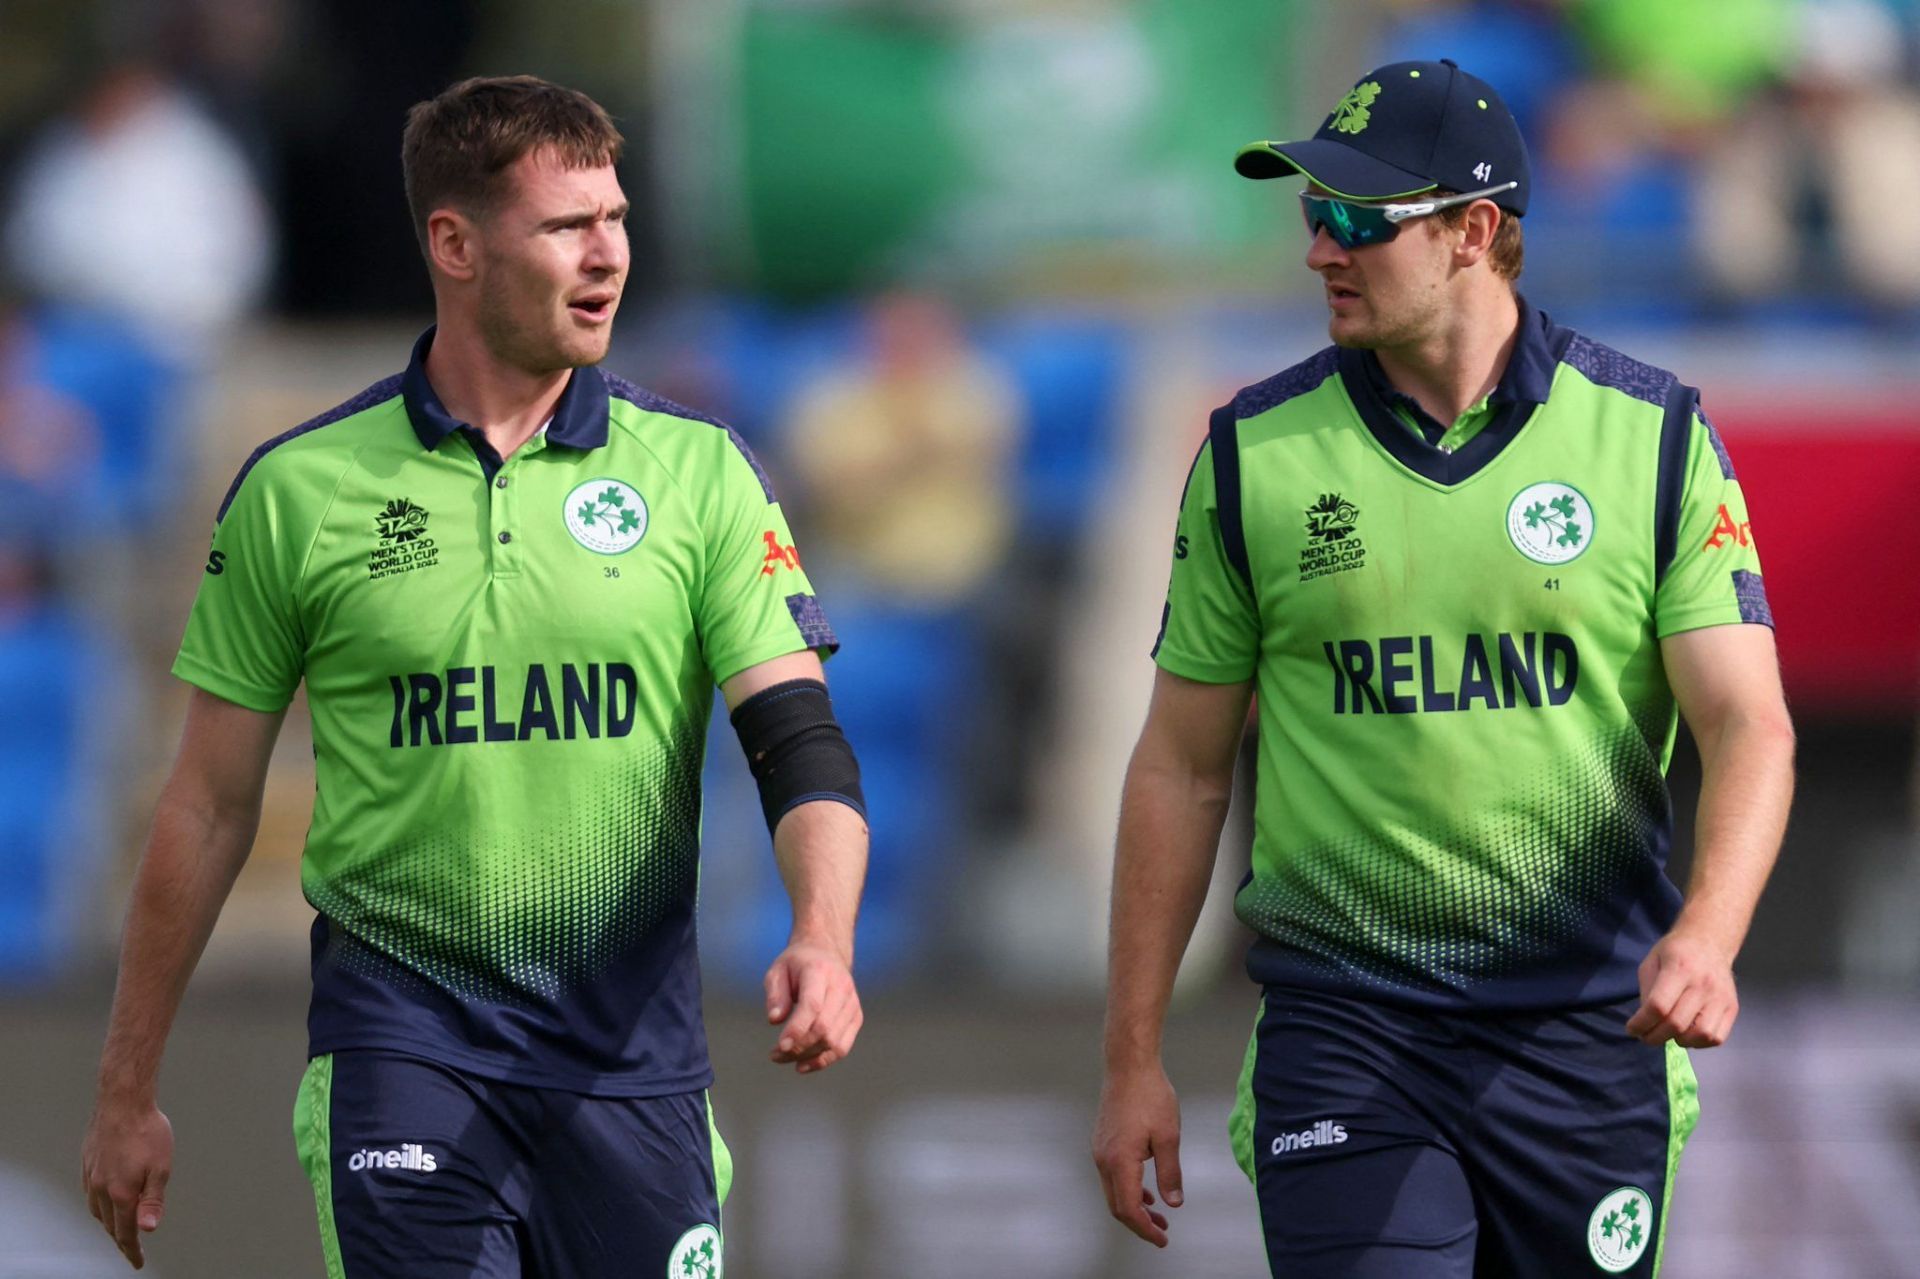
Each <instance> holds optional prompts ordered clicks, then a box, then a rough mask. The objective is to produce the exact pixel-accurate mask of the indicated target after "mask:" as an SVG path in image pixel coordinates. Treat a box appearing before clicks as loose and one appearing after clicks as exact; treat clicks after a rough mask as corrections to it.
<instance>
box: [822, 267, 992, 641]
mask: <svg viewBox="0 0 1920 1279" xmlns="http://www.w3.org/2000/svg"><path fill="white" fill-rule="evenodd" d="M864 338H865V350H864V352H863V359H862V361H861V363H860V364H858V365H856V366H855V367H853V368H850V369H846V370H842V371H835V372H833V373H829V374H827V375H826V376H824V377H822V378H821V379H820V380H819V381H817V382H815V383H814V384H813V385H812V386H810V387H807V388H805V389H804V390H803V391H802V392H801V393H800V396H799V399H798V402H797V404H796V406H795V409H794V411H793V421H792V425H791V427H790V430H789V432H788V433H787V435H786V439H787V456H788V470H789V472H790V473H791V474H793V475H794V476H795V477H796V478H797V479H798V480H799V482H800V484H801V486H802V489H803V492H804V494H805V497H806V499H807V500H806V507H807V512H808V516H809V519H808V522H807V525H806V533H807V537H808V553H809V554H810V555H813V556H814V557H815V558H816V559H820V560H824V561H827V562H828V563H829V564H830V565H831V566H832V567H833V568H841V567H844V569H845V570H846V571H847V572H848V573H849V574H850V575H852V576H854V577H855V578H856V579H857V580H858V582H859V584H860V585H862V586H865V587H868V588H871V589H873V590H875V591H877V592H879V593H881V594H884V595H885V596H886V597H887V598H889V599H890V600H893V601H896V602H897V603H899V604H903V605H919V606H926V607H929V608H938V607H941V606H950V605H953V604H956V603H958V602H961V601H962V600H964V599H965V598H966V597H967V596H968V595H970V594H971V593H973V592H974V591H976V590H977V589H979V588H980V587H981V586H982V585H983V583H984V581H985V579H986V577H987V575H988V574H989V573H990V572H991V571H992V570H993V569H994V567H995V566H996V565H997V564H998V563H999V561H1000V559H1001V557H1002V556H1003V555H1004V554H1005V552H1006V549H1007V546H1008V543H1009V542H1010V540H1011V537H1012V534H1013V531H1014V528H1015V522H1016V521H1015V513H1014V492H1013V475H1012V465H1013V457H1014V450H1015V447H1016V444H1017V442H1018V441H1017V440H1016V432H1017V428H1018V426H1019V421H1020V419H1019V402H1018V399H1017V397H1016V394H1015V391H1014V388H1013V386H1012V384H1011V383H1010V382H1009V381H1008V379H1007V378H1006V376H1005V375H1004V374H1002V373H1001V372H1000V371H999V370H998V369H996V368H994V367H993V366H991V365H989V364H988V363H987V362H986V361H985V360H983V359H982V358H981V357H980V356H979V355H977V354H976V353H975V352H974V351H973V350H972V348H971V347H969V345H968V343H967V340H966V337H965V335H964V334H963V333H962V332H961V330H960V326H959V324H958V322H957V321H956V319H955V317H954V316H953V314H952V313H951V312H950V311H949V310H948V309H947V307H946V306H945V305H944V304H943V303H941V302H940V301H939V300H937V299H935V298H933V297H929V296H924V295H919V294H912V293H893V294H887V295H884V296H882V297H880V298H878V299H876V300H875V301H874V302H873V303H872V304H871V306H870V308H869V310H868V313H867V318H866V324H865V334H864Z"/></svg>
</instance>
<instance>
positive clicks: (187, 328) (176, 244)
mask: <svg viewBox="0 0 1920 1279" xmlns="http://www.w3.org/2000/svg"><path fill="white" fill-rule="evenodd" d="M15 189H16V203H15V206H14V208H13V209H12V210H11V212H10V215H9V217H8V218H7V222H6V226H5V250H6V257H7V261H8V263H9V265H10V266H11V269H12V270H13V272H14V273H15V274H16V275H17V276H18V277H19V278H20V279H21V280H22V281H23V282H24V283H25V284H26V285H27V286H29V287H30V288H31V289H32V290H33V291H34V292H35V293H37V294H39V295H40V296H43V297H46V298H49V299H53V300H57V301H59V302H62V303H67V304H81V305H92V306H97V307H100V308H103V309H105V310H107V311H109V312H111V313H114V314H118V315H122V316H125V317H127V318H129V319H130V320H132V321H134V322H135V323H137V324H138V325H139V326H140V327H141V329H142V331H143V332H144V333H145V334H146V335H147V336H148V337H149V339H150V340H151V341H153V342H155V343H157V344H159V345H160V346H161V347H162V348H163V349H166V350H168V351H169V352H171V353H172V354H173V355H174V356H175V357H176V358H177V359H179V360H181V361H183V362H185V363H189V364H198V363H202V362H204V360H205V359H207V358H208V357H209V356H210V355H211V353H212V347H213V345H214V343H215V342H217V341H218V340H219V338H220V337H221V335H222V334H223V333H224V332H225V331H226V330H227V329H228V328H229V326H231V325H232V324H233V323H234V322H235V321H236V320H238V319H239V318H240V317H241V316H242V315H243V314H244V313H245V312H246V310H247V309H248V308H249V307H250V306H252V305H253V303H254V302H255V301H256V300H257V299H258V298H259V296H260V293H261V290H262V288H263V287H264V286H265V284H266V282H267V278H268V274H269V270H270V267H271V262H272V233H271V229H270V226H269V222H268V217H267V210H266V207H265V205H264V203H263V202H262V200H261V197H260V193H259V190H258V188H257V186H256V185H255V182H254V179H253V176H252V174H251V173H250V172H249V170H248V166H247V164H246V161H245V159H244V158H243V156H242V155H241V152H240V150H239V148H238V147H237V146H236V145H235V144H234V143H233V141H232V140H231V139H230V138H229V137H228V136H227V135H226V134H225V133H224V132H223V131H222V130H221V128H220V127H219V126H218V125H217V124H215V123H214V121H213V120H212V118H211V117H210V116H208V115H207V113H206V112H205V111H203V110H202V109H201V108H200V107H199V106H198V105H196V104H195V103H194V102H193V100H192V99H191V98H189V97H188V96H187V95H186V94H185V93H184V92H183V91H182V90H181V89H180V88H179V87H177V85H176V84H175V83H174V82H173V81H171V80H170V79H168V78H167V77H166V76H165V75H164V74H163V73H162V72H160V71H159V70H158V69H156V68H155V67H153V66H149V65H147V64H144V63H141V62H135V61H129V62H122V63H119V64H117V65H114V66H112V67H110V68H108V69H107V70H106V71H105V72H103V73H102V74H101V75H100V76H99V77H98V78H97V79H96V80H95V81H94V83H93V85H92V86H91V88H89V89H88V90H87V91H86V93H85V94H84V95H83V96H82V98H81V100H80V103H79V105H78V106H77V107H76V108H75V109H74V110H73V111H72V112H71V113H70V114H69V115H68V116H66V117H64V118H61V119H58V120H56V121H54V122H53V123H52V124H51V125H49V126H48V127H47V128H46V129H45V130H44V131H43V132H42V134H41V135H40V137H39V138H38V139H37V140H36V142H35V143H34V145H33V146H32V147H31V148H30V149H29V152H28V154H27V156H26V159H25V161H24V162H23V164H22V167H21V170H20V173H19V174H18V176H17V179H16V185H15Z"/></svg>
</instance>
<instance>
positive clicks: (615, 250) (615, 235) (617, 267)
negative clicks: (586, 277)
mask: <svg viewBox="0 0 1920 1279" xmlns="http://www.w3.org/2000/svg"><path fill="white" fill-rule="evenodd" d="M628 257H629V250H628V247H627V224H626V221H625V220H624V219H623V220H621V221H618V222H615V221H613V220H612V219H610V218H609V219H605V220H603V221H601V222H599V223H596V224H595V226H594V227H593V230H592V232H591V233H590V234H589V235H588V237H587V255H586V259H585V260H584V261H583V262H581V264H580V266H581V269H582V270H584V271H586V272H587V273H588V274H590V275H624V274H626V270H627V261H628Z"/></svg>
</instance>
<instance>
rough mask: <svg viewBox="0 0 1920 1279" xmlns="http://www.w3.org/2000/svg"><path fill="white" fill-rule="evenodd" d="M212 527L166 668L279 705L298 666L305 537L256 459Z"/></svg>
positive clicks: (221, 691) (250, 702) (259, 704)
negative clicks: (182, 629)
mask: <svg viewBox="0 0 1920 1279" xmlns="http://www.w3.org/2000/svg"><path fill="white" fill-rule="evenodd" d="M236 484H237V487H236V488H235V491H234V493H233V496H232V499H231V500H230V501H229V502H228V503H227V506H226V509H225V510H224V511H223V512H222V513H221V515H220V517H219V521H218V523H216V524H215V525H214V529H213V546H212V548H211V549H210V550H209V551H208V553H207V563H206V568H205V571H204V572H203V573H202V574H201V576H200V589H199V592H198V593H197V594H196V595H195V596H194V600H193V612H192V613H191V614H189V615H188V617H187V632H186V635H185V637H184V638H183V639H182V640H181V641H180V652H179V655H178V656H177V657H175V658H174V662H173V673H174V674H175V675H177V676H179V677H180V678H181V679H183V680H185V681H186V682H187V683H189V684H192V685H194V686H195V687H196V688H203V689H205V690H206V691H207V692H209V693H212V694H214V695H215V696H217V697H223V698H225V699H226V700H228V701H230V702H237V703H238V704H240V705H241V706H245V707H248V708H250V709H252V710H257V711H269V712H271V711H278V710H283V709H285V707H286V705H287V703H288V702H290V701H292V700H293V691H294V689H295V688H296V687H298V685H299V683H300V675H301V672H302V670H303V669H304V667H305V644H304V642H303V640H302V638H301V627H300V624H299V611H298V605H297V593H298V585H299V575H300V567H301V564H302V561H303V560H304V559H305V557H306V551H307V547H308V545H309V543H310V541H311V538H310V537H309V536H307V531H306V530H303V529H302V528H300V527H299V526H298V522H297V521H296V520H295V519H293V518H292V513H291V511H290V510H289V509H288V508H289V503H288V501H287V499H286V496H285V495H284V494H283V493H280V492H278V491H277V489H276V485H275V484H274V483H273V480H272V476H271V474H270V473H268V472H267V471H266V469H265V468H263V467H258V466H254V467H251V468H250V469H248V470H246V471H244V472H243V473H242V475H241V478H240V479H239V480H238V481H237V482H236Z"/></svg>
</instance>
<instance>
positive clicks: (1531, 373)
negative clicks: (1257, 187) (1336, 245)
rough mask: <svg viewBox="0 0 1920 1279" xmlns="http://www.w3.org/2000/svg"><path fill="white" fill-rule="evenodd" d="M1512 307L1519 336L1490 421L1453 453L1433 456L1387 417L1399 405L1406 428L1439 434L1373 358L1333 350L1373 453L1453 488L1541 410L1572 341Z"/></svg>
mask: <svg viewBox="0 0 1920 1279" xmlns="http://www.w3.org/2000/svg"><path fill="white" fill-rule="evenodd" d="M1515 300H1516V301H1517V302H1519V304H1520V327H1519V333H1518V336H1517V338H1516V340H1515V341H1514V344H1513V351H1512V353H1511V354H1510V355H1509V356H1508V357H1507V367H1506V368H1504V369H1502V370H1501V371H1500V380H1499V381H1498V382H1497V383H1495V385H1494V388H1493V392H1492V393H1491V394H1490V395H1489V396H1488V397H1487V404H1488V406H1489V407H1490V408H1491V409H1492V410H1493V419H1492V420H1491V421H1489V422H1488V423H1487V424H1486V425H1485V426H1483V427H1481V428H1480V430H1479V432H1478V433H1477V434H1475V435H1474V437H1473V438H1472V439H1470V440H1468V441H1467V442H1466V443H1465V444H1464V445H1462V446H1461V447H1460V449H1459V451H1458V452H1455V453H1443V452H1441V451H1440V449H1439V448H1438V447H1436V446H1435V444H1434V443H1433V440H1430V439H1416V438H1415V437H1414V435H1413V434H1412V433H1411V432H1409V431H1408V430H1407V428H1406V424H1405V423H1404V422H1402V421H1401V420H1400V419H1399V418H1398V417H1396V416H1395V415H1394V412H1393V406H1394V405H1395V404H1396V403H1403V404H1406V405H1409V406H1411V407H1412V408H1413V410H1414V412H1415V417H1414V421H1416V422H1419V423H1421V424H1422V426H1423V428H1426V429H1428V430H1431V429H1432V428H1436V427H1437V428H1438V430H1439V432H1440V433H1441V434H1444V433H1445V431H1446V424H1444V423H1438V422H1435V421H1434V419H1433V417H1432V416H1431V415H1430V414H1428V413H1427V411H1426V410H1425V409H1422V408H1420V406H1419V404H1418V402H1417V401H1415V400H1414V399H1413V398H1412V397H1411V396H1406V395H1402V394H1401V393H1400V392H1399V391H1397V390H1395V389H1394V388H1393V385H1392V383H1390V382H1388V381H1387V375H1386V371H1385V370H1384V369H1382V368H1381V367H1380V357H1379V356H1377V355H1375V354H1374V353H1373V352H1372V351H1365V350H1352V349H1346V348H1343V349H1341V350H1340V352H1339V354H1338V357H1337V358H1338V362H1339V369H1340V378H1341V381H1342V382H1344V383H1345V384H1346V388H1347V395H1348V397H1349V398H1351V399H1352V400H1353V403H1354V407H1355V408H1357V409H1359V410H1360V420H1361V421H1362V422H1364V423H1366V426H1367V429H1368V430H1369V431H1371V432H1372V433H1373V436H1374V438H1375V439H1377V440H1379V441H1380V445H1381V447H1382V448H1384V449H1386V450H1387V452H1389V453H1391V454H1392V455H1393V456H1394V457H1395V458H1396V459H1397V460H1399V462H1400V463H1401V464H1402V465H1404V466H1406V467H1407V468H1408V469H1409V470H1412V471H1414V472H1417V473H1418V474H1420V475H1424V476H1426V477H1427V478H1428V479H1430V480H1433V481H1434V482H1436V483H1440V484H1457V483H1459V482H1460V481H1461V480H1464V479H1466V478H1468V477H1469V476H1471V475H1474V474H1476V473H1477V472H1478V471H1479V470H1480V469H1481V468H1482V467H1484V466H1486V465H1487V463H1489V462H1491V461H1493V459H1494V458H1496V457H1498V456H1499V455H1500V451H1501V450H1502V449H1504V448H1505V447H1506V446H1507V444H1508V443H1509V442H1510V441H1512V439H1513V437H1514V436H1516V435H1518V434H1519V433H1520V428H1521V427H1523V426H1525V425H1526V424H1527V421H1528V419H1530V418H1531V417H1532V416H1533V411H1534V409H1535V408H1537V407H1539V406H1540V405H1542V404H1545V403H1546V402H1547V394H1548V392H1549V391H1550V390H1552V388H1553V373H1554V369H1555V368H1557V367H1558V366H1559V364H1560V357H1561V356H1562V355H1564V354H1565V353H1566V349H1567V343H1568V342H1570V341H1572V340H1573V333H1572V331H1571V330H1569V329H1563V328H1561V327H1560V326H1559V325H1557V324H1555V323H1554V322H1553V321H1552V319H1550V318H1549V317H1548V315H1547V313H1546V312H1545V311H1537V310H1535V309H1534V308H1533V306H1532V305H1531V304H1530V303H1529V302H1528V301H1527V300H1526V298H1524V297H1518V296H1516V298H1515ZM1433 438H1434V439H1437V438H1438V435H1435V436H1434V437H1433Z"/></svg>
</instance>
